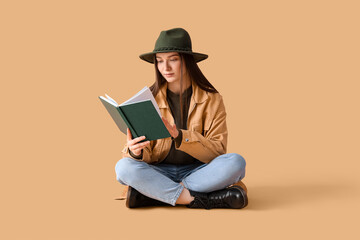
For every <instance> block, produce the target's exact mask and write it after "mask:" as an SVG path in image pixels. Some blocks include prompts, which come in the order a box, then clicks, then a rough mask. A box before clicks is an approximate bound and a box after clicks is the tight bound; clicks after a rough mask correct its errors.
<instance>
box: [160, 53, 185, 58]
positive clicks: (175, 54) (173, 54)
mask: <svg viewBox="0 0 360 240" xmlns="http://www.w3.org/2000/svg"><path fill="white" fill-rule="evenodd" d="M173 56H179V54H173V55H170V56H168V58H169V57H173ZM156 58H162V57H158V56H156Z"/></svg>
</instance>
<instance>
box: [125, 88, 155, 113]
mask: <svg viewBox="0 0 360 240" xmlns="http://www.w3.org/2000/svg"><path fill="white" fill-rule="evenodd" d="M146 100H151V102H152V104H153V105H154V107H155V109H156V111H157V112H158V114H159V116H160V117H161V113H160V109H159V106H158V104H157V102H156V100H155V98H154V96H153V94H152V92H151V91H150V89H149V88H148V87H146V86H145V87H144V88H143V89H141V90H140V91H139V92H138V93H136V94H135V95H134V96H133V97H131V98H130V99H129V100H127V101H125V102H123V103H122V104H120V106H124V105H128V104H131V103H136V102H143V101H146Z"/></svg>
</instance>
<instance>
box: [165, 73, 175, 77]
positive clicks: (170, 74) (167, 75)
mask: <svg viewBox="0 0 360 240" xmlns="http://www.w3.org/2000/svg"><path fill="white" fill-rule="evenodd" d="M164 75H165V76H166V77H171V76H172V75H174V73H169V74H164Z"/></svg>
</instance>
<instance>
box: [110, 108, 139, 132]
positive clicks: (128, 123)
mask: <svg viewBox="0 0 360 240" xmlns="http://www.w3.org/2000/svg"><path fill="white" fill-rule="evenodd" d="M116 109H117V110H118V111H119V113H120V115H121V117H122V119H124V122H125V124H126V126H128V128H129V129H130V132H131V135H132V138H133V139H134V138H137V137H139V136H138V135H137V133H136V132H135V129H134V128H133V127H132V126H131V124H130V122H129V121H128V120H127V118H126V116H125V114H124V113H123V111H122V110H121V108H120V106H118V107H117V108H116Z"/></svg>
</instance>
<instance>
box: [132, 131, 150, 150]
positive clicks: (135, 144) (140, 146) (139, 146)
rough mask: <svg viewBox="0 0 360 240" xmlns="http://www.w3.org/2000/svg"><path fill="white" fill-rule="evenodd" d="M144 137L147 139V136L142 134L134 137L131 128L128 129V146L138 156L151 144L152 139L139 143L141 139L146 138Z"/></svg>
mask: <svg viewBox="0 0 360 240" xmlns="http://www.w3.org/2000/svg"><path fill="white" fill-rule="evenodd" d="M144 139H145V136H141V137H138V138H135V139H132V135H131V132H130V129H129V128H128V129H127V146H128V148H129V150H130V151H131V152H132V153H133V154H135V155H136V156H139V155H140V154H141V151H142V149H143V148H145V147H146V146H148V145H149V144H150V141H146V142H142V143H138V142H139V141H141V140H144Z"/></svg>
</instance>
